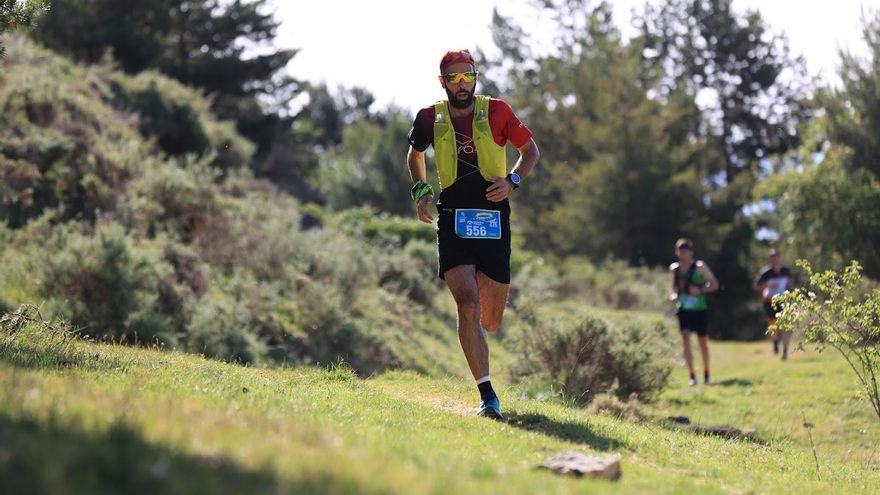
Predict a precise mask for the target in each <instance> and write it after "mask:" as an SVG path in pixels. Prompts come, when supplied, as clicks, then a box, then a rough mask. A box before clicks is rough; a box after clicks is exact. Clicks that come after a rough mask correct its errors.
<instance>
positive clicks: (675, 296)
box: [669, 292, 678, 304]
mask: <svg viewBox="0 0 880 495" xmlns="http://www.w3.org/2000/svg"><path fill="white" fill-rule="evenodd" d="M676 301H678V293H677V292H673V293H671V294H669V302H671V303H673V304H675V302H676Z"/></svg>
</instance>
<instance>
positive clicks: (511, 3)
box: [275, 0, 880, 112]
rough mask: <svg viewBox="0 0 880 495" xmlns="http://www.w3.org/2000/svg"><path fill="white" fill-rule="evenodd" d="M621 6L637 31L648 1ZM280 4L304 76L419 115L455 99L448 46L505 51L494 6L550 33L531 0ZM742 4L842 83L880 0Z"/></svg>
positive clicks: (738, 3)
mask: <svg viewBox="0 0 880 495" xmlns="http://www.w3.org/2000/svg"><path fill="white" fill-rule="evenodd" d="M654 1H656V0H654ZM612 3H613V5H614V18H615V19H616V22H617V24H618V26H619V27H620V28H621V29H622V31H623V33H624V35H625V36H626V35H627V34H631V33H633V32H634V30H633V28H632V27H631V26H630V13H631V11H632V9H633V8H634V7H639V8H641V6H642V5H643V4H644V0H613V2H612ZM275 5H276V8H277V11H276V15H277V18H278V19H279V20H280V21H281V23H282V24H281V27H280V28H279V30H278V39H277V43H278V44H279V45H280V46H283V47H289V48H299V49H300V50H301V51H300V52H299V53H298V54H297V55H296V56H295V57H294V58H293V60H292V61H291V63H290V65H289V67H288V69H289V70H290V72H291V74H292V75H293V76H294V77H296V78H298V79H301V80H306V81H311V82H326V83H327V84H328V85H329V86H330V87H331V88H335V87H336V86H337V85H343V86H346V87H352V86H361V87H364V88H366V89H368V90H370V91H371V92H372V93H373V94H374V95H375V96H376V99H377V103H378V104H379V105H380V106H385V105H388V104H390V103H395V104H397V105H398V106H401V107H403V108H405V109H409V110H410V111H412V112H414V111H415V110H417V109H418V108H421V107H423V106H426V105H428V104H430V103H432V102H434V101H436V100H438V99H440V98H443V97H444V96H445V95H444V93H443V90H442V89H441V88H440V86H439V83H438V82H437V79H436V77H435V76H436V74H437V73H438V68H437V65H438V63H439V59H440V56H441V55H442V54H443V52H445V51H446V50H448V49H454V48H471V49H473V48H475V47H477V46H479V47H481V48H482V49H483V50H484V51H487V52H489V53H494V52H495V50H494V44H493V42H492V36H491V33H490V31H489V25H490V23H491V20H492V8H493V6H497V8H498V10H499V11H500V12H501V14H502V15H505V16H510V15H512V16H513V17H514V18H515V19H516V20H517V22H518V24H519V25H520V26H523V27H524V28H525V29H526V31H527V32H529V33H530V34H531V35H532V36H535V37H538V38H541V37H542V36H546V33H543V34H542V33H541V32H534V31H537V30H538V28H537V24H536V22H535V21H534V20H533V19H531V18H530V17H531V16H530V13H532V12H533V10H531V8H530V7H529V2H528V0H495V1H486V0H442V1H430V2H429V1H423V0H275ZM733 6H734V8H735V9H737V10H739V11H741V12H742V11H744V10H745V9H755V8H757V9H759V10H760V12H761V15H762V17H763V18H764V19H765V21H766V22H767V23H768V24H769V26H770V28H771V30H773V31H774V32H780V31H782V32H785V33H786V34H787V35H788V38H789V41H790V44H791V48H792V52H793V54H794V55H798V54H802V55H804V56H805V58H806V60H807V66H808V69H809V71H810V73H812V74H819V75H820V76H821V77H822V78H823V79H824V80H826V81H832V82H834V81H836V71H837V67H838V63H839V62H838V60H839V57H838V54H837V50H838V48H841V47H842V48H847V49H849V50H851V51H853V52H856V53H860V54H863V55H864V54H866V53H867V49H866V48H865V46H864V43H863V42H862V41H861V31H860V26H861V23H860V17H861V13H862V10H866V11H867V10H869V9H874V10H876V9H880V0H763V1H761V0H734V1H733ZM437 26H442V28H438V27H437ZM532 29H534V31H532Z"/></svg>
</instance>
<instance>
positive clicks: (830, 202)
mask: <svg viewBox="0 0 880 495" xmlns="http://www.w3.org/2000/svg"><path fill="white" fill-rule="evenodd" d="M863 36H864V40H865V42H866V44H867V45H868V50H869V51H868V58H867V59H866V60H865V59H860V58H858V57H856V56H855V55H852V54H847V53H843V54H842V55H841V57H842V67H841V74H840V76H841V80H842V81H843V85H842V86H841V87H840V88H839V89H824V90H822V91H820V92H819V94H818V97H817V99H816V103H817V104H819V105H821V106H822V107H823V108H824V109H825V110H826V112H827V114H826V115H824V116H823V117H820V118H818V119H816V121H814V123H813V124H812V125H810V126H809V127H806V128H804V129H803V130H802V135H803V136H804V137H805V139H804V144H803V146H801V147H800V148H798V149H797V150H795V151H794V152H793V153H791V154H789V155H788V156H787V157H786V160H784V161H783V162H782V164H780V166H779V167H778V168H779V170H778V171H777V173H775V174H773V175H771V176H770V177H769V178H768V179H767V180H766V181H764V183H763V184H762V185H761V187H759V188H758V189H757V190H756V199H761V200H771V201H772V202H773V205H774V209H773V210H772V211H768V212H767V213H766V214H764V215H762V216H761V217H760V218H759V219H758V221H761V222H764V223H765V224H766V225H767V226H769V227H770V228H771V229H773V230H775V231H777V232H778V233H779V235H780V238H781V241H782V243H783V244H784V245H786V246H788V247H787V249H790V251H792V253H793V254H794V255H795V256H797V257H803V258H806V259H809V260H811V262H812V263H813V265H814V266H817V267H820V268H833V269H838V270H839V269H842V268H843V267H844V265H845V264H846V263H847V262H848V261H849V260H857V261H859V263H860V264H861V266H863V267H864V269H865V274H866V275H867V276H868V277H872V278H878V277H880V258H878V256H877V246H880V168H878V163H880V138H878V136H880V117H878V115H880V97H878V88H880V41H878V40H880V13H875V14H874V17H873V18H868V19H866V20H865V25H864V27H863Z"/></svg>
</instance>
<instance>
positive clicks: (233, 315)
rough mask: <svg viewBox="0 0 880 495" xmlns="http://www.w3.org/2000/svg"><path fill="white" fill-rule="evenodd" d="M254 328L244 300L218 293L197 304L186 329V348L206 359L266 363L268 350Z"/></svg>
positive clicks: (252, 319) (253, 322)
mask: <svg viewBox="0 0 880 495" xmlns="http://www.w3.org/2000/svg"><path fill="white" fill-rule="evenodd" d="M255 326H257V325H256V322H255V321H254V318H253V315H252V313H251V311H249V308H248V307H247V305H246V304H245V303H244V302H243V301H240V300H235V298H233V297H231V296H229V295H228V294H223V293H221V292H218V293H217V294H215V295H214V297H209V298H202V299H201V300H200V301H199V303H198V304H196V305H195V310H194V311H193V315H192V320H191V321H190V322H189V325H188V327H187V336H186V346H187V348H188V349H189V350H190V351H194V352H199V353H201V354H203V355H205V356H207V357H212V358H219V359H223V360H226V361H237V362H242V363H248V364H257V365H259V364H263V362H264V360H265V358H266V355H267V353H268V349H267V347H266V343H265V342H264V341H263V340H262V339H261V338H260V337H259V333H258V329H257V328H255Z"/></svg>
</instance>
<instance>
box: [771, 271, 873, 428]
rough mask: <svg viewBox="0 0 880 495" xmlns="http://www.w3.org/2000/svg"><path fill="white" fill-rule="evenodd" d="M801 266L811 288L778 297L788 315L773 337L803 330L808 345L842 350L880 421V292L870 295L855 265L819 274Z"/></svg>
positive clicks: (781, 315) (783, 314)
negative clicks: (778, 333)
mask: <svg viewBox="0 0 880 495" xmlns="http://www.w3.org/2000/svg"><path fill="white" fill-rule="evenodd" d="M797 264H798V266H800V267H801V268H803V269H804V271H805V272H806V274H807V276H808V277H809V280H810V282H809V284H807V286H805V287H802V288H799V289H797V290H794V291H789V292H787V293H785V294H783V295H781V296H778V300H779V301H780V302H781V304H782V308H783V309H782V311H781V313H779V314H778V319H777V321H776V326H775V328H771V330H770V331H794V330H802V331H803V334H804V341H805V342H808V343H814V344H817V345H818V346H819V348H820V349H823V348H825V347H828V346H831V347H833V348H834V349H837V351H838V352H840V353H841V354H842V355H843V357H844V358H845V359H846V361H847V363H849V365H850V367H851V368H852V370H853V372H855V374H856V376H857V377H858V379H859V382H860V383H861V384H862V387H863V388H864V391H865V392H866V393H867V395H868V399H869V400H870V402H871V407H873V408H874V412H876V413H877V419H878V420H880V387H878V383H877V380H878V375H880V288H876V287H875V288H873V289H871V290H865V288H864V285H863V282H862V275H861V272H862V267H861V265H859V263H858V262H856V261H853V262H852V263H851V264H850V265H849V266H848V267H847V268H846V269H845V270H844V271H843V273H837V272H835V271H833V270H826V271H824V272H814V271H813V269H812V267H811V266H810V263H809V262H807V261H805V260H798V262H797Z"/></svg>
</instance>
